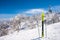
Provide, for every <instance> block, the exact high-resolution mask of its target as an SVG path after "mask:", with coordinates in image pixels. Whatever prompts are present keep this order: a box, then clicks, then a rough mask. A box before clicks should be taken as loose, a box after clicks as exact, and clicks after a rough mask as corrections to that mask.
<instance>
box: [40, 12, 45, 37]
mask: <svg viewBox="0 0 60 40" xmlns="http://www.w3.org/2000/svg"><path fill="white" fill-rule="evenodd" d="M44 16H45V15H44V12H42V14H41V17H42V38H43V37H44Z"/></svg>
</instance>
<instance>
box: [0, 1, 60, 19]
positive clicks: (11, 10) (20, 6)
mask: <svg viewBox="0 0 60 40" xmlns="http://www.w3.org/2000/svg"><path fill="white" fill-rule="evenodd" d="M49 5H51V6H57V5H60V1H59V0H0V18H3V17H4V18H8V17H11V16H15V15H16V14H17V13H19V12H20V14H21V12H23V11H26V10H29V9H39V8H43V9H47V8H48V6H49ZM2 14H3V17H1V16H2ZM6 14H9V15H10V16H7V15H6Z"/></svg>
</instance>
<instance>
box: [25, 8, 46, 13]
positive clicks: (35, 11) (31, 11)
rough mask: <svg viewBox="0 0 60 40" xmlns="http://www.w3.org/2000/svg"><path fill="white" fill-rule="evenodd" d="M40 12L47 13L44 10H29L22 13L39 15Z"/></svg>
mask: <svg viewBox="0 0 60 40" xmlns="http://www.w3.org/2000/svg"><path fill="white" fill-rule="evenodd" d="M42 12H44V13H46V12H47V11H46V10H44V9H30V10H27V11H25V12H24V13H26V14H39V13H42Z"/></svg>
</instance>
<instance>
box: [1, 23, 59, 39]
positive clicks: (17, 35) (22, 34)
mask: <svg viewBox="0 0 60 40" xmlns="http://www.w3.org/2000/svg"><path fill="white" fill-rule="evenodd" d="M45 27H47V35H46V37H45V38H44V39H43V40H60V23H55V24H51V25H48V26H45ZM37 29H38V28H35V29H31V30H21V31H19V32H17V31H16V32H14V33H13V34H10V35H6V36H3V37H0V40H32V39H36V38H38V37H39V35H38V30H37Z"/></svg>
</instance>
